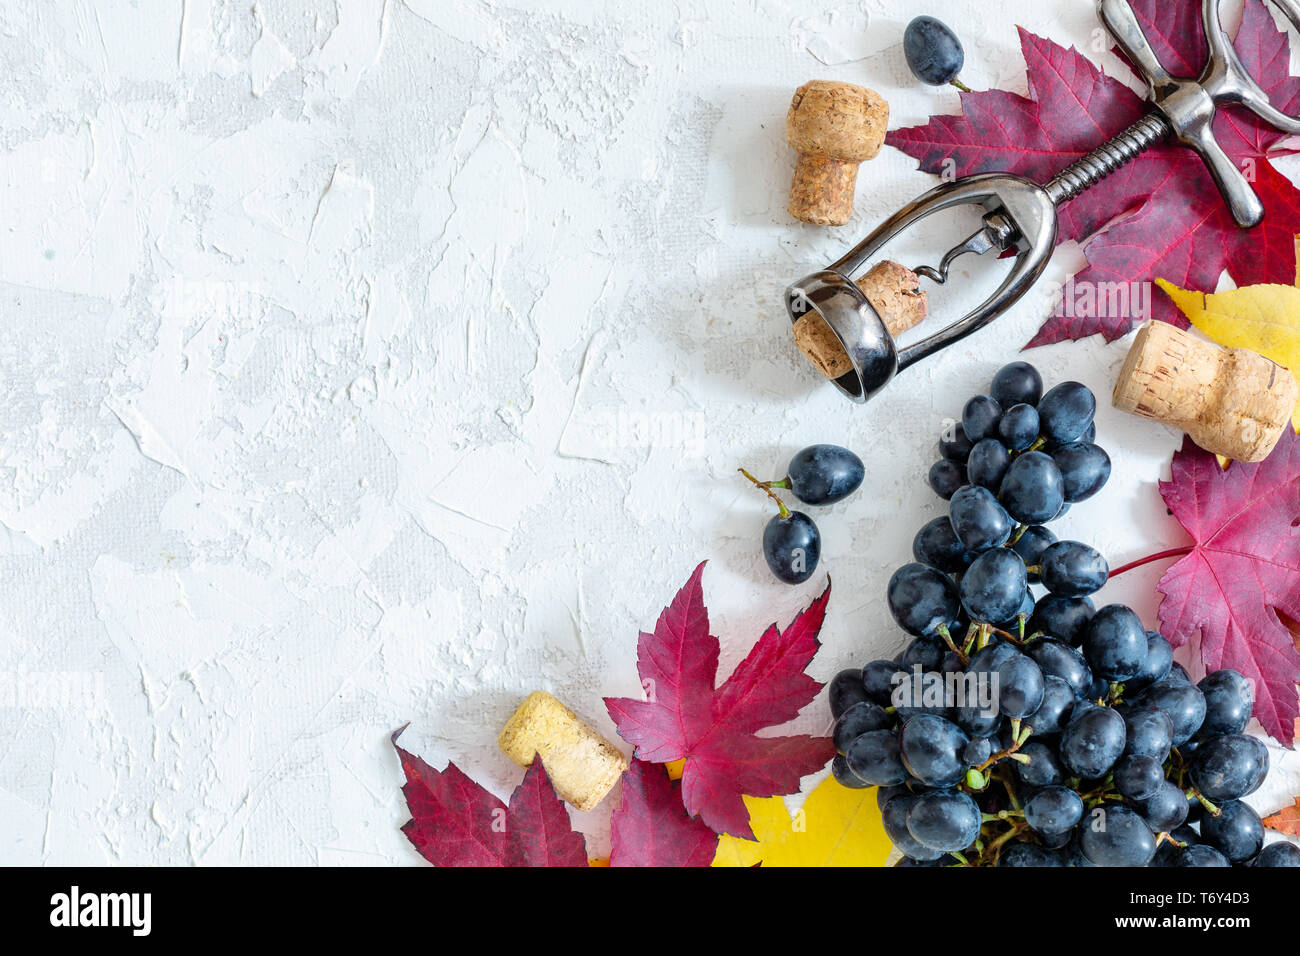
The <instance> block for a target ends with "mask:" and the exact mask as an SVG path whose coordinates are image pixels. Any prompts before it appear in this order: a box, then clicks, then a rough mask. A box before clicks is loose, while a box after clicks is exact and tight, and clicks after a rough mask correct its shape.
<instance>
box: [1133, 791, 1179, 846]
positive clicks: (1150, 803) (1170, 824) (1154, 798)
mask: <svg viewBox="0 0 1300 956" xmlns="http://www.w3.org/2000/svg"><path fill="white" fill-rule="evenodd" d="M1133 809H1135V810H1137V812H1138V813H1140V814H1142V818H1143V819H1144V820H1146V822H1147V825H1148V826H1150V827H1151V829H1152V830H1155V831H1156V832H1157V833H1163V832H1168V831H1169V830H1172V829H1174V827H1178V826H1181V825H1182V824H1183V821H1185V820H1186V819H1187V797H1186V796H1185V795H1184V794H1183V791H1182V790H1180V789H1179V788H1178V785H1177V784H1176V783H1174V782H1173V781H1171V780H1163V781H1161V783H1160V786H1158V787H1157V788H1156V792H1155V793H1153V794H1152V795H1151V796H1149V797H1147V798H1146V799H1145V800H1135V801H1133Z"/></svg>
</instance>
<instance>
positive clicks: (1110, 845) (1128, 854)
mask: <svg viewBox="0 0 1300 956" xmlns="http://www.w3.org/2000/svg"><path fill="white" fill-rule="evenodd" d="M1079 846H1080V848H1081V849H1082V850H1083V854H1084V856H1086V857H1087V858H1088V860H1089V862H1091V863H1093V864H1094V865H1096V866H1146V865H1147V864H1148V863H1150V862H1151V858H1152V857H1153V856H1155V853H1156V836H1155V834H1154V833H1152V832H1151V827H1149V826H1148V825H1147V822H1146V821H1145V820H1143V819H1142V817H1140V816H1139V815H1138V814H1137V813H1136V812H1135V811H1133V810H1130V809H1129V808H1128V807H1122V806H1116V805H1110V806H1106V805H1103V806H1100V807H1096V808H1094V809H1093V810H1091V811H1089V813H1088V816H1087V818H1086V819H1085V820H1084V821H1083V825H1082V826H1081V827H1080V828H1079Z"/></svg>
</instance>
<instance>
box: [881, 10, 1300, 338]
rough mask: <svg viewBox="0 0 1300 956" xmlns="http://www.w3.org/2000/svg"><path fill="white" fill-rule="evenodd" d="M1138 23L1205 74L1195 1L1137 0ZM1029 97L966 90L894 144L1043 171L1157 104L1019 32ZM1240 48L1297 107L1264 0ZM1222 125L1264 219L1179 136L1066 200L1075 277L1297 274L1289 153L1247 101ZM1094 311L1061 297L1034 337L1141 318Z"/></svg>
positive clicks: (951, 161) (1115, 331)
mask: <svg viewBox="0 0 1300 956" xmlns="http://www.w3.org/2000/svg"><path fill="white" fill-rule="evenodd" d="M1133 6H1134V9H1135V12H1136V13H1137V15H1138V19H1139V21H1140V22H1141V23H1142V24H1143V26H1144V28H1145V29H1146V30H1147V35H1148V37H1149V38H1150V40H1151V43H1152V45H1153V46H1154V48H1155V49H1156V51H1157V53H1159V54H1160V55H1161V57H1162V58H1163V61H1164V63H1165V65H1166V67H1167V68H1168V69H1169V70H1170V71H1171V72H1172V73H1174V74H1175V75H1184V76H1188V75H1197V74H1199V73H1200V69H1201V65H1202V64H1203V63H1204V58H1205V50H1206V45H1205V37H1204V32H1203V30H1202V28H1201V22H1200V6H1199V4H1195V3H1191V2H1177V3H1171V2H1169V0H1133ZM1020 41H1021V48H1022V50H1023V52H1024V56H1025V64H1026V67H1027V73H1028V81H1029V95H1028V96H1027V97H1025V96H1019V95H1017V94H1013V93H1007V92H1004V91H1001V90H989V91H983V92H973V93H963V94H962V97H961V101H962V112H961V113H960V114H958V115H956V116H936V117H933V118H932V119H931V120H930V122H929V123H927V124H926V125H924V126H919V127H913V128H910V129H901V130H896V131H894V132H892V133H890V134H889V138H888V140H887V142H889V143H890V144H891V145H893V146H896V147H897V148H898V149H901V150H903V151H904V152H906V153H907V154H908V155H910V156H914V157H916V158H917V159H918V160H919V161H920V165H921V168H922V169H925V170H927V171H929V172H935V173H940V172H955V174H956V175H959V176H964V175H969V174H972V173H979V172H1011V173H1017V174H1019V175H1022V176H1026V177H1028V178H1030V179H1034V180H1036V181H1038V182H1046V181H1047V180H1048V179H1050V178H1051V177H1052V176H1054V175H1055V174H1056V173H1058V172H1059V171H1060V170H1061V169H1063V168H1064V167H1065V166H1067V165H1069V164H1070V163H1072V162H1074V161H1075V160H1077V159H1079V158H1081V157H1082V156H1083V155H1085V154H1086V153H1088V152H1089V151H1091V150H1092V149H1093V148H1094V147H1096V146H1098V145H1100V144H1101V143H1102V142H1104V141H1105V140H1107V139H1109V138H1110V137H1112V136H1114V135H1115V134H1116V133H1119V132H1120V131H1122V130H1123V129H1125V128H1126V127H1127V126H1129V125H1130V124H1131V123H1133V122H1134V121H1136V120H1137V119H1138V118H1140V117H1141V116H1142V115H1144V114H1145V113H1147V112H1148V111H1149V109H1150V107H1149V106H1148V105H1147V104H1146V103H1145V102H1144V101H1143V100H1142V99H1141V98H1140V97H1139V96H1137V95H1136V94H1134V93H1133V91H1132V90H1130V89H1129V88H1128V87H1127V86H1125V85H1124V84H1123V83H1121V82H1119V81H1118V80H1116V79H1113V78H1111V77H1108V76H1106V75H1105V74H1103V73H1102V72H1101V71H1100V70H1098V69H1097V67H1096V66H1095V65H1094V64H1093V63H1092V62H1091V61H1090V60H1088V59H1087V58H1086V57H1084V56H1083V55H1082V54H1080V53H1079V52H1078V51H1077V50H1074V49H1064V48H1062V47H1060V46H1057V45H1056V44H1054V43H1052V42H1051V41H1049V40H1045V39H1043V38H1041V37H1037V36H1035V35H1033V34H1032V33H1029V32H1027V31H1024V30H1021V31H1020ZM1236 48H1237V52H1238V54H1239V56H1240V57H1241V60H1242V62H1243V64H1244V65H1245V66H1246V68H1247V69H1248V70H1250V71H1251V73H1252V74H1253V75H1254V76H1256V77H1257V78H1258V79H1259V80H1260V85H1261V86H1262V87H1263V88H1264V90H1265V91H1266V92H1267V93H1268V94H1269V98H1270V100H1271V101H1272V103H1273V104H1274V105H1275V106H1277V107H1278V108H1279V109H1281V110H1283V111H1284V112H1295V111H1296V108H1297V106H1300V79H1297V78H1296V77H1294V76H1292V75H1291V73H1290V59H1289V57H1290V53H1289V46H1288V39H1287V36H1286V34H1285V33H1283V32H1281V31H1279V30H1278V29H1277V27H1276V25H1275V24H1274V23H1273V21H1272V18H1271V17H1270V16H1269V14H1268V12H1267V10H1265V9H1264V7H1263V5H1262V3H1261V2H1260V0H1247V3H1246V6H1245V9H1244V12H1243V18H1242V24H1241V28H1240V30H1239V32H1238V34H1237V37H1236ZM1214 129H1215V134H1216V136H1217V137H1218V139H1219V143H1220V144H1221V145H1222V146H1223V148H1224V150H1225V151H1226V152H1227V153H1228V155H1229V156H1231V157H1232V158H1233V159H1234V160H1236V161H1237V163H1238V165H1240V166H1243V167H1245V168H1247V169H1248V170H1250V171H1253V174H1254V176H1255V180H1256V181H1255V184H1254V185H1255V189H1256V191H1257V192H1258V193H1259V195H1260V199H1261V200H1262V201H1263V203H1264V207H1265V210H1266V215H1265V219H1264V222H1263V224H1262V225H1260V226H1258V227H1256V228H1255V229H1253V230H1250V231H1243V230H1241V229H1239V228H1238V227H1237V225H1236V224H1235V223H1234V222H1233V221H1232V218H1231V216H1230V215H1229V214H1228V212H1227V208H1226V206H1225V205H1224V202H1223V200H1222V198H1221V197H1220V195H1219V192H1218V190H1217V188H1216V187H1215V186H1214V183H1213V181H1212V180H1211V179H1210V176H1209V174H1208V172H1207V171H1206V169H1205V167H1204V165H1203V164H1202V163H1201V161H1200V158H1199V157H1198V156H1197V155H1196V154H1195V153H1193V152H1191V151H1190V150H1188V149H1186V148H1183V147H1181V146H1177V145H1174V144H1172V143H1166V144H1161V145H1158V146H1156V147H1154V148H1152V149H1150V150H1148V151H1147V152H1146V153H1144V154H1142V155H1141V156H1139V157H1138V158H1137V159H1135V160H1133V161H1132V162H1130V163H1129V164H1128V165H1126V166H1124V167H1123V168H1122V169H1120V170H1119V171H1118V172H1116V173H1114V174H1113V175H1112V176H1110V177H1109V178H1108V179H1106V180H1105V181H1103V182H1102V183H1100V184H1099V185H1097V186H1094V187H1093V188H1092V189H1090V190H1088V191H1087V192H1085V193H1083V194H1082V195H1081V196H1079V197H1077V198H1075V199H1074V200H1072V201H1071V202H1069V203H1067V204H1066V205H1064V206H1063V207H1062V208H1061V236H1060V238H1061V239H1062V240H1065V239H1076V240H1079V241H1080V242H1081V243H1082V244H1083V251H1084V255H1085V257H1086V258H1087V261H1088V265H1087V267H1086V268H1084V269H1083V270H1082V271H1081V272H1080V273H1079V274H1078V275H1077V276H1075V283H1076V285H1079V284H1088V285H1089V286H1090V287H1091V288H1094V289H1107V288H1113V286H1110V285H1108V284H1110V283H1124V284H1125V285H1127V284H1128V283H1134V282H1143V281H1145V282H1150V281H1152V280H1153V279H1155V278H1157V277H1160V278H1166V279H1169V280H1170V281H1172V282H1176V283H1177V284H1179V285H1181V286H1183V287H1184V288H1211V287H1213V286H1214V285H1215V283H1216V282H1217V281H1218V278H1219V274H1220V273H1221V272H1222V271H1223V270H1224V269H1227V270H1228V271H1229V272H1231V273H1232V276H1233V278H1234V279H1235V280H1236V281H1237V282H1238V283H1239V284H1241V285H1246V284H1256V283H1261V282H1280V283H1284V284H1286V285H1291V284H1293V282H1294V279H1295V253H1294V236H1295V234H1296V233H1297V232H1300V191H1297V189H1296V188H1295V186H1293V185H1292V184H1291V182H1290V181H1289V180H1287V179H1286V178H1285V177H1284V176H1282V175H1281V174H1279V173H1278V172H1277V170H1275V169H1274V168H1273V166H1272V165H1271V164H1270V163H1269V160H1268V157H1270V156H1272V157H1276V156H1280V155H1286V154H1287V153H1289V152H1290V150H1287V149H1283V148H1282V147H1281V143H1282V140H1283V134H1280V133H1278V132H1277V131H1276V130H1274V129H1272V128H1271V127H1269V126H1267V124H1265V123H1263V122H1262V121H1261V120H1258V119H1256V118H1255V116H1254V114H1251V113H1247V112H1246V111H1244V110H1240V109H1233V110H1222V111H1220V113H1219V115H1218V118H1217V119H1216V122H1215V126H1214ZM1106 302H1107V305H1108V306H1116V307H1115V308H1096V309H1092V310H1089V314H1086V315H1078V314H1071V313H1072V312H1077V311H1079V310H1074V309H1069V308H1066V309H1062V310H1059V311H1060V312H1061V313H1062V314H1059V315H1053V316H1051V317H1049V318H1048V320H1047V322H1046V323H1045V324H1044V325H1043V327H1042V328H1041V329H1040V330H1039V332H1038V334H1037V335H1036V336H1035V337H1034V338H1033V340H1032V341H1031V342H1030V343H1029V344H1030V345H1031V346H1033V345H1045V344H1048V343H1051V342H1059V341H1062V340H1065V339H1077V338H1082V337H1084V336H1087V335H1092V334H1096V333H1100V334H1102V335H1104V336H1105V337H1106V339H1107V340H1108V341H1110V340H1113V339H1116V338H1119V337H1120V336H1122V335H1124V334H1126V333H1127V332H1128V331H1130V330H1131V329H1132V328H1133V326H1134V325H1135V324H1136V323H1137V322H1138V321H1141V320H1142V319H1144V318H1145V316H1143V315H1141V314H1139V310H1138V309H1137V305H1136V303H1135V302H1133V301H1130V298H1129V297H1127V296H1108V297H1107V298H1106ZM1149 304H1150V306H1151V309H1152V314H1153V315H1154V317H1156V318H1160V319H1163V320H1165V321H1168V322H1173V323H1175V324H1178V325H1179V326H1185V325H1186V319H1185V318H1184V317H1183V316H1182V315H1181V313H1179V312H1178V311H1177V309H1175V308H1174V307H1173V305H1172V304H1171V303H1169V302H1168V301H1167V300H1165V299H1164V298H1163V297H1155V298H1154V299H1151V300H1149Z"/></svg>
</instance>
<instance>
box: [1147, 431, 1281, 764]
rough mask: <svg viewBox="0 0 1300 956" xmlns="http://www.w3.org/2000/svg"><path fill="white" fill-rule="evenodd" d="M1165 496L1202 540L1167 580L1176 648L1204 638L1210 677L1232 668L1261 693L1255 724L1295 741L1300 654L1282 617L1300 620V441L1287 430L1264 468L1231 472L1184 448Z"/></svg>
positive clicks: (1165, 616)
mask: <svg viewBox="0 0 1300 956" xmlns="http://www.w3.org/2000/svg"><path fill="white" fill-rule="evenodd" d="M1160 494H1161V495H1162V496H1163V497H1164V499H1165V504H1167V505H1168V506H1169V508H1170V510H1171V511H1172V512H1173V513H1174V516H1175V517H1176V518H1177V519H1178V521H1179V522H1180V523H1181V524H1182V526H1183V527H1184V528H1186V529H1187V532H1188V533H1189V534H1190V535H1191V536H1192V538H1193V540H1194V544H1193V547H1192V550H1191V553H1190V554H1188V555H1187V556H1186V557H1183V558H1181V559H1179V561H1178V563H1176V564H1175V565H1173V566H1172V567H1171V568H1169V570H1167V571H1166V572H1165V573H1164V575H1163V576H1162V577H1161V578H1160V582H1159V584H1157V585H1156V588H1157V590H1159V591H1160V593H1161V594H1163V595H1164V598H1163V599H1162V600H1161V602H1160V625H1161V630H1162V631H1163V633H1164V635H1165V637H1167V638H1168V639H1169V641H1170V642H1171V643H1173V644H1175V645H1180V644H1184V643H1186V642H1187V640H1188V639H1189V638H1190V637H1192V635H1193V634H1195V633H1196V632H1197V631H1198V630H1199V631H1200V635H1201V657H1202V659H1203V661H1204V662H1205V668H1206V670H1207V671H1213V670H1218V669H1219V668H1223V667H1230V668H1232V669H1234V670H1237V671H1240V672H1241V674H1242V675H1243V676H1245V677H1247V678H1248V679H1250V680H1252V681H1253V682H1254V685H1255V716H1256V717H1257V718H1259V722H1260V723H1261V724H1262V725H1263V727H1264V730H1265V731H1267V732H1268V733H1269V734H1270V735H1272V736H1273V737H1275V738H1276V739H1278V740H1280V741H1282V742H1283V743H1284V744H1286V745H1287V746H1288V747H1289V746H1291V744H1292V742H1293V740H1294V739H1295V729H1296V717H1297V714H1298V713H1300V705H1298V703H1297V697H1296V682H1297V681H1300V653H1297V652H1296V646H1295V643H1294V641H1293V639H1292V637H1291V633H1290V631H1289V630H1288V629H1287V627H1286V624H1285V622H1284V621H1283V620H1282V619H1281V618H1280V617H1279V612H1281V614H1283V615H1286V616H1287V617H1288V618H1290V619H1292V620H1300V437H1297V436H1296V434H1295V432H1293V431H1292V430H1291V429H1289V428H1288V429H1285V430H1284V431H1283V433H1282V438H1281V440H1279V441H1278V443H1277V447H1276V448H1274V449H1273V453H1272V454H1271V455H1269V456H1268V458H1266V459H1264V460H1263V461H1261V462H1258V463H1255V464H1247V463H1243V462H1233V463H1232V464H1231V465H1229V466H1228V467H1227V468H1226V469H1224V468H1221V467H1220V466H1219V462H1218V459H1217V458H1215V456H1214V455H1212V454H1210V453H1209V452H1208V451H1204V450H1202V449H1200V448H1198V447H1197V446H1196V445H1194V444H1192V440H1191V439H1190V438H1185V439H1184V440H1183V447H1182V449H1181V450H1180V451H1179V452H1178V453H1177V454H1176V455H1174V461H1173V477H1172V480H1170V481H1162V482H1161V483H1160Z"/></svg>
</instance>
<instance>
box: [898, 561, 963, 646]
mask: <svg viewBox="0 0 1300 956" xmlns="http://www.w3.org/2000/svg"><path fill="white" fill-rule="evenodd" d="M886 596H887V598H888V601H889V610H890V613H891V614H893V615H894V620H895V621H897V622H898V626H899V627H901V628H902V629H903V630H905V631H907V632H908V633H909V634H918V635H919V634H934V633H935V632H936V631H937V630H938V629H939V628H940V627H946V626H948V625H949V624H951V623H953V622H955V620H956V618H957V614H958V608H959V602H958V598H957V585H956V584H954V583H953V581H952V578H950V577H948V576H947V575H946V574H944V573H943V572H942V571H937V570H935V569H934V568H930V567H926V566H925V565H924V564H905V565H903V566H902V567H901V568H899V569H898V570H897V571H895V572H894V575H893V577H891V578H890V579H889V588H888V590H887V592H886Z"/></svg>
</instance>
